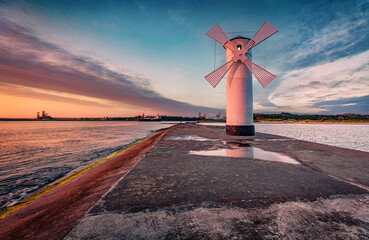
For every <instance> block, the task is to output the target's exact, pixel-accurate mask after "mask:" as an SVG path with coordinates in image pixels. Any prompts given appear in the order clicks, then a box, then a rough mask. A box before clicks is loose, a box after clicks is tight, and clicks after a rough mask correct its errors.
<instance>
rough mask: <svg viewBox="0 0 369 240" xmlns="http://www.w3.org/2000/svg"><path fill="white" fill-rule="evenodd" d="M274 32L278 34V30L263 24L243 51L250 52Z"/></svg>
mask: <svg viewBox="0 0 369 240" xmlns="http://www.w3.org/2000/svg"><path fill="white" fill-rule="evenodd" d="M276 32H278V30H277V29H276V28H275V27H273V26H272V25H271V24H270V23H268V22H264V24H263V25H262V26H261V27H260V28H259V30H258V31H257V32H256V33H255V35H254V36H253V37H252V39H251V40H250V41H249V42H248V43H247V44H246V45H245V49H246V50H247V51H248V50H250V49H251V48H253V47H255V46H256V45H258V44H259V43H261V42H262V41H264V40H265V39H267V38H268V37H270V36H272V35H273V34H274V33H276Z"/></svg>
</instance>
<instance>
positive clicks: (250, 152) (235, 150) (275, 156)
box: [189, 146, 300, 164]
mask: <svg viewBox="0 0 369 240" xmlns="http://www.w3.org/2000/svg"><path fill="white" fill-rule="evenodd" d="M189 153H190V154H194V155H203V156H221V157H237V158H249V159H259V160H266V161H275V162H283V163H290V164H300V163H299V162H298V161H297V160H295V159H293V158H290V157H289V156H287V155H284V154H281V153H276V152H270V151H265V150H263V149H261V148H257V147H252V146H246V147H240V146H237V147H235V146H233V147H232V148H220V149H216V150H205V151H190V152H189Z"/></svg>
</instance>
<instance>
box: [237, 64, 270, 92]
mask: <svg viewBox="0 0 369 240" xmlns="http://www.w3.org/2000/svg"><path fill="white" fill-rule="evenodd" d="M244 63H245V64H246V66H247V67H248V68H249V69H250V71H251V72H252V73H253V74H254V76H255V77H256V79H257V80H258V81H259V83H260V84H261V86H263V88H265V87H266V86H268V84H269V83H270V82H271V81H273V80H274V79H275V78H276V76H275V75H273V74H272V73H270V72H268V71H267V70H265V69H264V68H262V67H260V66H258V65H256V64H255V63H253V62H251V61H250V60H248V59H246V61H245V62H244Z"/></svg>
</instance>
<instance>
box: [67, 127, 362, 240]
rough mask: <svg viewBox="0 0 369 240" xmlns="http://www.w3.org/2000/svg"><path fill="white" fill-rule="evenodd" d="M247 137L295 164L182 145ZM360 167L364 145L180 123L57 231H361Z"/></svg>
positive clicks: (228, 234)
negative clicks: (91, 204)
mask: <svg viewBox="0 0 369 240" xmlns="http://www.w3.org/2000/svg"><path fill="white" fill-rule="evenodd" d="M250 147H256V148H257V147H259V148H262V149H264V150H272V151H274V152H279V153H281V154H282V155H283V156H288V157H290V158H293V159H296V160H297V161H299V162H300V163H301V164H289V163H282V162H275V161H263V160H259V159H251V158H246V157H226V156H216V155H213V156H201V155H194V154H190V153H194V152H195V153H196V151H197V153H198V151H203V150H208V151H210V153H211V151H212V150H217V151H219V150H221V149H225V150H229V149H231V150H232V149H233V150H234V149H240V148H250ZM226 152H227V151H226ZM368 169H369V153H367V152H360V151H355V150H348V149H341V148H337V147H331V146H326V145H321V144H315V143H310V142H305V141H300V140H295V139H288V138H284V137H280V136H273V135H267V134H260V133H257V134H256V135H255V136H249V137H240V136H229V135H226V134H225V131H224V127H208V126H199V125H193V124H184V125H181V126H177V127H174V128H171V129H170V130H169V132H168V133H167V134H166V135H165V136H164V137H163V139H162V140H161V141H159V142H158V143H157V144H156V146H155V147H153V148H152V149H151V150H150V151H149V152H148V153H147V154H146V155H145V156H144V157H143V158H142V159H141V161H140V162H139V163H138V164H137V165H136V166H135V167H134V168H133V169H132V170H131V171H130V173H129V174H128V175H127V176H126V177H125V178H124V179H122V180H121V181H119V182H118V183H117V184H116V185H114V186H113V187H112V188H111V189H110V190H109V192H108V193H107V194H106V195H105V196H104V197H103V198H102V199H101V200H100V201H99V202H98V203H97V204H96V205H95V206H94V207H93V208H91V209H90V211H89V212H88V214H87V215H85V217H84V218H83V219H82V220H81V221H80V222H79V224H78V225H77V226H76V227H75V228H74V229H73V230H72V231H71V232H70V233H69V234H68V235H67V237H66V239H264V238H268V239H269V238H287V239H301V238H304V239H318V238H319V239H332V238H359V239H365V238H368V236H369V195H368V186H369V176H368Z"/></svg>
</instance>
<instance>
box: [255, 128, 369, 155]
mask: <svg viewBox="0 0 369 240" xmlns="http://www.w3.org/2000/svg"><path fill="white" fill-rule="evenodd" d="M255 131H257V132H263V133H270V134H275V135H280V136H285V137H290V138H296V139H301V140H305V141H310V142H317V143H322V144H327V145H332V146H336V147H343V148H350V149H355V150H360V151H366V152H369V125H364V124H286V123H283V124H262V123H261V124H255Z"/></svg>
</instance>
